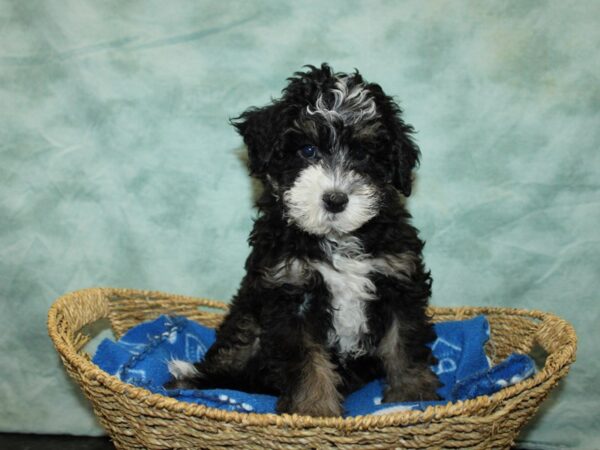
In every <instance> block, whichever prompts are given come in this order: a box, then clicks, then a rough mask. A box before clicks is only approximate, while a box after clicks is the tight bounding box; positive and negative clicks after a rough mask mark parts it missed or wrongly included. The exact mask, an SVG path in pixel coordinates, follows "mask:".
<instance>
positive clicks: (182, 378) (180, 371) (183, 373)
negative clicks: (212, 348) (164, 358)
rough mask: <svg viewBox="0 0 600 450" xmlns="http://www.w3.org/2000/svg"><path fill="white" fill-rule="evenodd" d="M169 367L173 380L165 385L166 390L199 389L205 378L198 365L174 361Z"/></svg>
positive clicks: (170, 362)
mask: <svg viewBox="0 0 600 450" xmlns="http://www.w3.org/2000/svg"><path fill="white" fill-rule="evenodd" d="M168 367H169V372H170V373H171V375H172V376H173V379H171V380H170V381H168V382H166V383H165V384H164V385H163V387H164V388H165V389H199V387H200V386H199V385H200V381H201V380H202V378H203V377H202V374H201V373H200V371H199V370H198V368H197V367H196V365H194V364H193V363H191V362H187V361H181V360H177V359H173V360H171V361H169V363H168Z"/></svg>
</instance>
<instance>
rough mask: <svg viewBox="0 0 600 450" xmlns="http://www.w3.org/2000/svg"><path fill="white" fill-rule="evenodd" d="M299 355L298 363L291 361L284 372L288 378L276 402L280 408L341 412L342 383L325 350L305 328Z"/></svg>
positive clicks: (311, 412)
mask: <svg viewBox="0 0 600 450" xmlns="http://www.w3.org/2000/svg"><path fill="white" fill-rule="evenodd" d="M302 344H303V345H302V350H301V351H302V356H301V359H300V361H299V363H298V364H290V365H289V367H288V368H287V370H286V371H287V372H288V374H287V376H288V377H289V381H290V382H291V383H290V385H289V387H288V389H286V391H284V392H283V393H282V395H281V396H280V398H279V402H278V404H277V410H278V411H279V412H286V413H297V414H304V415H309V416H321V417H323V416H340V415H341V414H342V395H341V394H340V392H339V391H338V387H339V386H340V385H341V383H342V379H341V377H340V375H339V374H338V373H337V372H336V367H335V365H334V364H333V363H332V362H331V360H330V357H329V355H328V352H327V350H326V349H325V348H324V347H323V346H322V345H320V344H317V343H316V342H315V341H314V340H313V339H312V338H311V336H309V335H308V333H306V332H304V334H303V342H302Z"/></svg>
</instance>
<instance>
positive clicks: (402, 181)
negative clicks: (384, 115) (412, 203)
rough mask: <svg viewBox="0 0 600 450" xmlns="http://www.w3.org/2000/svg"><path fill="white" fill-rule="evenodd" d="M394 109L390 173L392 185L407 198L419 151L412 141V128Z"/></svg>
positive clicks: (399, 112) (398, 110) (398, 111)
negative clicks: (391, 170)
mask: <svg viewBox="0 0 600 450" xmlns="http://www.w3.org/2000/svg"><path fill="white" fill-rule="evenodd" d="M396 109H397V111H396V112H395V115H394V118H393V120H392V123H393V125H392V134H393V138H392V139H393V142H392V153H393V157H394V163H395V164H394V168H393V172H392V173H393V175H392V184H393V185H394V187H395V188H396V189H398V190H399V191H400V192H402V193H403V194H404V196H405V197H408V196H409V195H410V193H411V191H412V171H413V169H414V168H415V167H416V165H417V164H418V163H419V156H420V155H421V151H420V150H419V147H418V146H417V144H415V143H414V142H413V140H412V137H411V134H412V133H413V132H414V130H413V128H412V127H411V126H410V125H407V124H405V123H404V121H403V120H402V119H401V118H400V114H401V111H400V109H399V108H397V107H396Z"/></svg>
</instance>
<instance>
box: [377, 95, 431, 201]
mask: <svg viewBox="0 0 600 450" xmlns="http://www.w3.org/2000/svg"><path fill="white" fill-rule="evenodd" d="M368 88H369V90H370V91H371V94H372V95H373V98H374V99H375V103H376V104H377V110H378V111H379V112H380V114H381V120H382V121H383V123H384V124H385V125H386V128H387V131H388V138H389V139H390V144H391V145H390V146H391V155H390V158H391V161H390V162H391V165H392V170H391V174H390V177H389V181H390V182H391V183H392V185H393V186H394V187H395V188H396V189H398V190H399V191H400V192H402V193H403V194H404V196H406V197H408V196H409V195H410V193H411V191H412V171H413V169H414V168H415V167H416V166H417V164H418V163H419V157H420V156H421V152H420V150H419V147H418V146H417V144H415V143H414V141H413V139H412V135H413V133H414V129H413V127H412V126H410V125H408V124H406V123H404V120H402V109H400V107H399V106H398V104H397V103H396V102H395V101H394V99H393V98H392V97H390V96H388V95H386V94H385V93H384V92H383V89H381V86H379V85H378V84H374V83H370V84H368Z"/></svg>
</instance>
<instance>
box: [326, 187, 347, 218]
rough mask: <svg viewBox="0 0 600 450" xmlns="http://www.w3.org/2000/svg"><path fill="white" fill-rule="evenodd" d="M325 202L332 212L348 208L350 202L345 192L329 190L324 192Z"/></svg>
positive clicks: (328, 209)
mask: <svg viewBox="0 0 600 450" xmlns="http://www.w3.org/2000/svg"><path fill="white" fill-rule="evenodd" d="M323 203H325V209H326V210H327V211H329V212H332V213H339V212H342V211H343V210H344V209H346V205H347V204H348V196H347V195H346V194H344V193H343V192H339V191H329V192H325V193H324V194H323Z"/></svg>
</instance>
